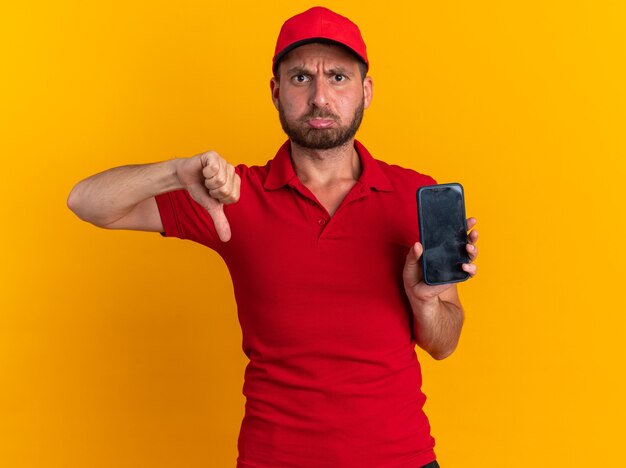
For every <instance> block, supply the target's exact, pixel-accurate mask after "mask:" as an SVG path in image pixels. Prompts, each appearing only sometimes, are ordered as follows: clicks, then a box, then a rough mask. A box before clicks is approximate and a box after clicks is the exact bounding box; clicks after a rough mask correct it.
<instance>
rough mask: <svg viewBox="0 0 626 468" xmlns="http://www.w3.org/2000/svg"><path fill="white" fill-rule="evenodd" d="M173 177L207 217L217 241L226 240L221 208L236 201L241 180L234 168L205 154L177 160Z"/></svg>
mask: <svg viewBox="0 0 626 468" xmlns="http://www.w3.org/2000/svg"><path fill="white" fill-rule="evenodd" d="M177 175H178V179H179V181H180V183H181V185H182V186H183V187H184V188H185V190H187V191H188V192H189V195H191V197H192V198H193V199H194V200H195V201H196V202H198V203H199V204H200V205H202V206H203V207H204V208H205V209H206V210H207V212H208V213H209V215H210V216H211V219H212V220H213V224H214V225H215V229H216V231H217V234H218V236H219V238H220V240H221V241H223V242H227V241H228V240H230V237H231V231H230V225H229V224H228V219H226V215H225V214H224V205H225V204H230V203H236V202H237V201H239V190H240V187H241V179H240V178H239V174H237V173H236V172H235V167H234V166H233V165H232V164H229V163H228V162H227V161H226V160H225V159H224V158H222V157H221V156H220V155H219V154H217V153H216V152H215V151H207V152H206V153H200V154H197V155H196V156H193V157H191V158H186V159H181V160H180V163H179V165H178V168H177Z"/></svg>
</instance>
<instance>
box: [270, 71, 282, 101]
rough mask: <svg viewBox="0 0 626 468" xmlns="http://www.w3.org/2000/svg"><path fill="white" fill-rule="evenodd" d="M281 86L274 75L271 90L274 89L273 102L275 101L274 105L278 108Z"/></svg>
mask: <svg viewBox="0 0 626 468" xmlns="http://www.w3.org/2000/svg"><path fill="white" fill-rule="evenodd" d="M279 88H280V82H279V81H278V80H277V79H276V78H275V77H272V79H271V80H270V90H271V91H272V102H273V103H274V107H275V108H276V109H278V90H279Z"/></svg>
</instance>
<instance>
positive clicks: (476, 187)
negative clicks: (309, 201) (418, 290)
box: [0, 0, 626, 468]
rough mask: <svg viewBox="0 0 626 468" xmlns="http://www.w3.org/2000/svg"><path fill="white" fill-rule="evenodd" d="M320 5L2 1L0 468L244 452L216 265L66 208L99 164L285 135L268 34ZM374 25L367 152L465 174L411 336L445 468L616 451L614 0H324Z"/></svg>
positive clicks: (228, 309)
mask: <svg viewBox="0 0 626 468" xmlns="http://www.w3.org/2000/svg"><path fill="white" fill-rule="evenodd" d="M312 5H313V4H312V3H310V2H302V1H284V0H277V1H274V2H272V3H271V4H267V3H263V2H261V3H258V2H249V3H248V2H207V1H202V2H201V1H194V2H191V1H188V2H185V1H183V2H176V3H175V2H164V1H150V2H148V1H124V2H121V1H109V2H98V3H96V2H78V1H59V2H43V1H41V2H36V1H24V2H13V3H12V4H7V5H4V6H3V8H2V13H1V14H0V47H1V55H0V61H1V67H2V70H0V71H1V74H0V80H2V81H1V84H2V86H1V88H0V89H1V91H0V93H2V95H1V96H0V98H1V102H2V104H1V107H0V108H1V111H0V112H1V117H0V118H1V120H0V129H1V132H2V137H1V138H0V154H1V155H2V174H3V178H2V183H0V196H1V197H2V198H1V199H2V203H1V204H0V219H1V220H2V221H1V223H2V226H1V229H0V236H1V237H0V240H1V242H2V243H1V245H2V257H3V258H2V262H1V265H2V268H1V275H2V277H1V278H0V279H1V282H0V285H1V286H0V288H1V289H0V466H6V467H12V468H26V467H42V468H43V467H46V468H54V467H64V468H67V467H72V468H74V467H76V468H78V467H80V468H82V467H124V468H125V467H151V468H157V467H200V466H203V467H204V466H211V467H213V466H215V467H228V466H234V464H235V463H234V462H235V458H236V440H237V434H238V430H239V424H240V421H241V417H242V415H243V404H244V401H243V396H242V395H241V387H242V383H243V369H244V366H245V364H246V361H245V356H244V355H243V353H242V351H241V347H240V346H241V335H240V331H239V326H238V323H237V318H236V310H235V304H234V299H233V297H232V286H231V283H230V279H229V277H228V274H227V271H226V268H225V266H224V265H223V263H222V262H221V260H220V259H219V257H218V256H217V255H216V254H215V253H214V252H211V251H209V250H207V249H205V248H203V247H201V246H199V245H196V244H192V243H190V242H183V241H178V240H165V239H162V238H161V237H160V236H159V235H158V234H149V233H137V232H109V231H104V230H100V229H97V228H94V227H93V226H91V225H88V224H86V223H82V222H80V221H79V220H78V219H77V218H76V217H75V216H74V215H73V214H72V213H71V212H70V211H69V210H68V209H67V208H66V206H65V200H66V197H67V194H68V193H69V191H70V189H71V187H72V186H73V184H74V183H75V182H76V181H78V180H79V179H81V178H83V177H86V176H87V175H90V174H92V173H95V172H98V171H101V170H104V169H106V168H109V167H112V166H117V165H124V164H131V163H145V162H152V161H158V160H164V159H168V158H172V157H177V156H191V155H194V154H197V153H199V152H201V151H205V150H208V149H214V150H216V151H218V152H220V154H222V155H223V156H224V157H226V158H227V159H229V160H230V161H231V162H233V163H239V162H245V163H248V164H261V163H264V162H265V161H266V160H267V159H269V158H271V157H272V156H273V155H274V153H275V151H276V149H277V148H278V146H279V145H280V144H281V143H282V142H283V140H284V136H283V134H282V132H281V130H280V126H279V123H278V118H277V116H276V111H275V109H274V107H273V106H272V104H271V102H270V93H269V85H268V84H269V78H270V63H271V56H272V53H273V47H274V41H275V38H276V35H277V33H278V30H279V28H280V26H281V24H282V22H283V21H284V19H286V18H287V17H288V16H291V15H292V14H295V13H298V12H300V11H302V10H304V9H305V8H308V7H310V6H312ZM326 5H327V6H329V7H331V8H334V9H336V10H337V11H338V12H340V13H342V14H345V15H347V16H349V17H351V18H352V19H353V20H354V21H356V22H357V23H358V24H359V25H360V27H361V30H362V32H363V34H364V36H365V40H366V42H367V43H368V47H369V55H370V59H371V62H372V67H371V75H372V77H373V79H374V101H373V104H372V107H371V108H370V109H369V110H368V111H366V114H365V121H364V125H363V127H362V129H361V131H360V133H359V135H358V137H359V139H360V140H361V141H363V142H364V143H365V144H366V146H367V147H368V148H369V149H370V151H372V153H373V154H374V155H376V156H377V157H379V158H380V159H383V160H386V161H388V162H391V163H396V164H401V165H404V166H408V167H412V168H414V169H417V170H419V171H420V172H424V173H427V174H430V175H432V176H434V177H435V178H436V179H437V180H438V181H439V182H452V181H457V182H461V183H462V184H463V185H464V187H465V190H466V197H467V211H468V214H469V215H472V216H476V217H477V218H478V220H479V225H478V228H479V230H480V234H481V239H480V241H479V245H480V252H481V253H480V257H479V260H478V264H479V275H478V276H477V277H476V278H475V279H473V280H471V281H469V282H467V283H464V284H462V285H461V286H460V292H461V297H462V300H463V303H464V305H465V308H466V310H467V319H466V325H465V329H464V331H463V335H462V338H461V343H460V347H459V349H458V350H457V352H456V353H455V354H454V355H453V356H452V357H450V358H448V359H447V360H445V361H441V362H435V361H433V360H431V359H430V358H429V357H428V356H426V355H425V353H423V352H421V351H420V352H419V356H420V360H421V362H422V364H423V370H424V380H425V386H424V390H425V392H426V394H427V395H428V397H429V399H428V402H427V405H426V411H427V413H428V415H429V417H430V419H431V423H432V427H433V433H434V436H435V437H436V439H437V442H438V445H437V453H438V455H439V460H440V462H441V464H442V466H444V467H449V468H450V467H459V468H466V467H467V468H472V467H484V466H494V467H501V468H505V467H507V468H516V467H520V468H521V467H526V466H537V465H539V466H558V467H583V466H588V465H593V466H596V465H597V466H617V465H618V464H619V463H620V462H619V460H622V459H623V458H624V457H623V453H622V452H623V447H622V445H623V444H622V439H623V421H624V420H625V417H626V414H625V413H626V412H625V411H624V395H625V394H626V388H625V385H624V378H623V377H622V373H623V370H624V364H625V362H624V361H625V359H624V357H625V352H624V349H623V347H624V345H623V342H624V339H623V336H624V328H625V325H626V320H625V318H624V315H625V314H626V304H625V300H624V295H623V294H622V290H623V288H624V281H623V280H624V277H625V275H624V266H623V265H624V260H623V257H624V240H623V234H624V232H625V228H626V225H625V224H626V223H625V221H624V216H625V214H626V213H625V212H626V210H624V202H625V201H626V197H625V196H624V194H623V191H622V187H623V185H624V183H625V182H624V181H625V176H626V174H625V172H626V171H625V170H624V169H625V164H624V161H623V158H624V155H625V153H626V151H625V150H626V143H625V141H626V140H625V134H626V133H625V131H626V125H625V124H626V110H625V109H626V92H625V83H626V73H625V70H626V67H625V63H626V33H625V30H626V28H625V25H626V14H625V13H626V11H625V7H624V3H623V2H621V1H608V0H598V1H591V0H589V1H563V0H558V1H541V2H540V1H509V2H504V1H495V0H490V1H478V2H460V1H459V2H424V1H418V2H412V1H405V2H387V3H385V4H381V3H380V2H378V3H372V4H371V5H366V4H364V3H363V2H357V1H334V2H327V3H326Z"/></svg>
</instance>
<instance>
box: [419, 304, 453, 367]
mask: <svg viewBox="0 0 626 468" xmlns="http://www.w3.org/2000/svg"><path fill="white" fill-rule="evenodd" d="M411 307H412V309H413V333H414V336H415V341H416V342H417V344H418V345H419V346H420V347H421V348H422V349H424V350H426V351H427V352H428V353H429V354H430V355H431V356H432V357H433V358H435V359H444V358H446V357H448V356H449V355H450V354H452V352H453V351H454V350H455V349H456V346H457V344H458V342H459V338H460V336H461V329H462V327H463V317H464V313H463V308H462V307H461V305H460V304H455V303H452V302H447V301H444V300H441V299H440V298H439V297H438V296H436V297H435V298H434V299H432V300H430V301H428V302H419V301H411Z"/></svg>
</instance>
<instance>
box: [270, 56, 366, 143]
mask: <svg viewBox="0 0 626 468" xmlns="http://www.w3.org/2000/svg"><path fill="white" fill-rule="evenodd" d="M270 87H271V89H272V100H273V101H274V105H275V106H276V108H277V109H278V115H279V118H280V123H281V125H282V127H283V130H284V131H285V133H286V134H287V135H288V136H289V138H290V139H291V140H292V141H293V142H294V143H296V144H297V145H299V146H302V147H304V148H311V149H330V148H335V147H338V146H342V145H345V144H347V143H349V142H351V141H352V138H353V137H354V135H355V134H356V131H357V130H358V128H359V125H360V124H361V119H362V117H363V109H366V108H367V107H369V105H370V102H371V99H372V80H371V78H369V77H366V78H365V79H363V78H362V76H361V69H360V67H359V61H358V60H357V59H356V58H355V57H354V56H353V55H352V54H351V53H350V52H348V51H347V50H345V49H344V48H343V47H341V46H336V45H329V44H306V45H303V46H300V47H298V48H297V49H294V50H292V51H291V52H290V53H289V54H287V56H286V57H285V58H284V59H283V60H282V61H281V63H280V65H279V67H278V77H277V78H272V80H271V83H270Z"/></svg>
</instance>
